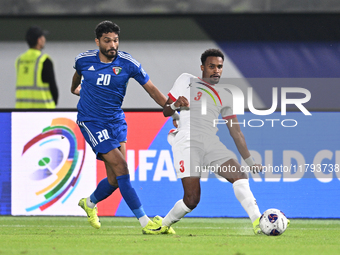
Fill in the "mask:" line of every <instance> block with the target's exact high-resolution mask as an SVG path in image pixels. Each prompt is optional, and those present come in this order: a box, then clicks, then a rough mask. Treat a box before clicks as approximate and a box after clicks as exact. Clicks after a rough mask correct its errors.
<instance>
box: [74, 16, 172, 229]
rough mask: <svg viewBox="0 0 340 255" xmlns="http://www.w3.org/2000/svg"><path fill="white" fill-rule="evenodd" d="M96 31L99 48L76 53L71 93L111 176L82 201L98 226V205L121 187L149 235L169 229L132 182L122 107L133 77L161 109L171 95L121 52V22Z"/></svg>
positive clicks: (105, 24)
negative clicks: (154, 215) (148, 212)
mask: <svg viewBox="0 0 340 255" xmlns="http://www.w3.org/2000/svg"><path fill="white" fill-rule="evenodd" d="M95 33H96V39H95V42H96V44H97V46H98V47H99V50H89V51H86V52H84V53H81V54H79V55H78V56H77V57H76V59H75V65H74V68H75V69H76V71H75V73H74V76H73V79H72V87H71V92H72V93H73V94H76V95H80V99H79V102H78V105H77V109H78V116H77V124H78V125H79V127H80V130H81V132H82V133H83V136H84V138H85V139H86V141H87V143H88V144H89V145H90V146H91V147H92V149H93V151H94V152H95V153H96V156H97V159H99V160H102V161H104V163H105V167H106V174H107V178H104V179H103V180H101V181H100V182H99V184H98V186H97V188H96V190H95V191H94V192H93V193H92V194H91V195H90V196H89V197H87V198H82V199H81V200H80V201H79V204H78V205H79V206H80V207H81V208H83V209H84V210H85V212H86V214H87V216H88V221H89V222H90V224H91V225H92V227H94V228H97V229H98V228H100V226H101V223H100V221H99V218H98V216H97V208H96V207H95V205H96V204H97V203H98V202H100V201H102V200H104V199H105V198H107V197H108V196H110V195H111V194H112V193H113V192H114V191H115V190H116V189H117V188H118V187H119V189H120V192H121V194H122V197H123V198H124V200H125V202H126V203H127V205H128V206H129V208H130V209H131V211H132V212H133V213H134V215H135V216H136V217H137V219H138V220H139V222H140V224H141V226H142V232H143V234H160V233H164V232H165V230H166V229H165V228H164V227H160V226H159V225H157V224H156V223H154V222H153V221H151V220H150V219H149V217H148V216H147V215H146V214H145V212H144V210H143V206H142V204H141V202H140V200H139V197H138V195H137V193H136V191H135V189H134V188H133V187H132V186H131V183H130V176H129V170H128V167H127V163H126V160H125V154H126V147H125V142H126V136H127V125H126V122H125V115H124V112H123V110H122V109H121V105H122V102H123V99H124V96H125V93H126V87H127V83H128V80H129V79H130V78H131V77H132V78H134V79H135V80H136V81H137V82H138V83H139V84H141V85H142V86H143V88H144V89H145V90H146V91H147V92H148V93H149V95H150V96H151V97H152V98H153V99H154V100H155V102H156V103H157V104H159V105H160V106H161V107H163V106H164V105H165V102H166V97H165V96H164V95H163V94H162V93H161V92H160V91H159V90H158V89H157V87H156V86H155V85H154V84H153V83H152V81H151V80H150V78H149V76H148V74H147V73H146V72H145V71H144V70H143V68H142V66H141V65H140V63H138V62H137V61H136V60H135V59H133V58H132V57H131V55H130V54H128V53H126V52H122V51H118V45H119V34H120V28H119V26H118V25H116V24H115V23H113V22H111V21H102V22H100V23H99V24H98V25H97V27H96V29H95ZM82 77H83V80H82Z"/></svg>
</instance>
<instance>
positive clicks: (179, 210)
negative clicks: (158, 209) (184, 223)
mask: <svg viewBox="0 0 340 255" xmlns="http://www.w3.org/2000/svg"><path fill="white" fill-rule="evenodd" d="M191 211H192V210H191V209H189V208H188V207H187V206H186V205H185V204H184V202H183V199H181V200H178V201H177V203H176V204H175V205H174V207H172V209H171V210H170V212H168V214H167V215H166V216H165V218H164V219H163V222H162V224H163V226H168V227H170V226H171V225H172V224H174V223H176V222H177V221H179V220H180V219H182V218H183V217H184V216H185V215H186V214H187V213H189V212H191Z"/></svg>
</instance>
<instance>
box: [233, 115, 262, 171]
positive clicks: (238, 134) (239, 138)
mask: <svg viewBox="0 0 340 255" xmlns="http://www.w3.org/2000/svg"><path fill="white" fill-rule="evenodd" d="M237 123H238V120H237V117H235V118H232V119H230V120H229V121H228V122H227V126H228V129H229V133H230V135H231V137H232V138H233V140H234V142H235V145H236V147H237V150H238V151H239V153H240V154H241V156H242V158H243V159H247V158H249V157H250V156H251V155H250V152H249V150H248V147H247V144H246V140H245V138H244V135H243V133H242V131H241V128H240V125H239V124H237ZM253 168H254V169H252V170H253V171H256V172H259V171H261V170H262V165H260V164H254V165H253Z"/></svg>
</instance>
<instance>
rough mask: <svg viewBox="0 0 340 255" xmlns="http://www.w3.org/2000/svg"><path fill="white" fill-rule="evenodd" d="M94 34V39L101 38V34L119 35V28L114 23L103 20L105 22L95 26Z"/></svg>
mask: <svg viewBox="0 0 340 255" xmlns="http://www.w3.org/2000/svg"><path fill="white" fill-rule="evenodd" d="M94 32H95V34H96V38H97V39H99V38H100V37H102V36H103V34H106V33H112V32H113V33H116V34H117V35H119V33H120V27H119V26H118V25H117V24H116V23H113V22H112V21H108V20H105V21H102V22H100V23H99V24H98V25H97V26H96V29H95V30H94Z"/></svg>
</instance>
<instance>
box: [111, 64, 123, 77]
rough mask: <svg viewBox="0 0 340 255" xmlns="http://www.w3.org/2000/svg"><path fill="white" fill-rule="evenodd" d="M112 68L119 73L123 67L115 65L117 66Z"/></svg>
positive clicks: (116, 73)
mask: <svg viewBox="0 0 340 255" xmlns="http://www.w3.org/2000/svg"><path fill="white" fill-rule="evenodd" d="M112 70H113V72H114V74H115V75H118V74H120V72H121V71H122V68H121V67H119V66H115V67H112Z"/></svg>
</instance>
